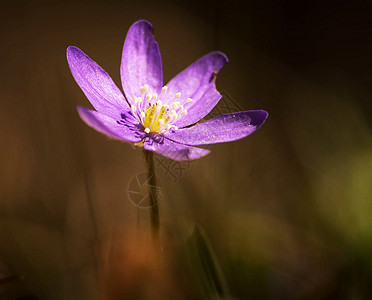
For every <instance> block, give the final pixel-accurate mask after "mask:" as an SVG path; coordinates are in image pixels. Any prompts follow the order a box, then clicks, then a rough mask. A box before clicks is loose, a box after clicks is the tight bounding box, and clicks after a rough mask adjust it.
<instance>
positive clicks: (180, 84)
mask: <svg viewBox="0 0 372 300" xmlns="http://www.w3.org/2000/svg"><path fill="white" fill-rule="evenodd" d="M227 62H228V59H227V57H226V55H225V54H223V53H221V52H212V53H209V54H207V55H205V56H203V57H202V58H200V59H199V60H197V61H196V62H194V63H193V64H192V65H190V66H189V67H188V68H186V69H185V70H184V71H182V72H181V73H179V74H178V75H177V76H176V77H174V78H173V79H172V80H171V81H170V82H169V83H168V84H167V86H168V91H167V92H166V93H165V94H164V95H163V96H162V98H161V99H162V101H163V103H166V104H170V102H171V101H172V99H173V98H174V95H175V94H176V93H177V92H181V97H180V98H179V99H178V101H180V103H181V104H182V103H183V102H184V101H186V99H187V98H191V99H192V100H193V101H192V102H191V103H187V104H185V109H186V110H187V115H186V116H183V117H182V118H181V119H180V120H179V121H178V122H177V126H178V127H184V126H187V125H190V124H194V123H196V122H197V121H199V120H200V119H202V118H203V117H205V116H206V115H207V114H208V113H209V112H210V111H211V110H212V109H213V107H215V106H216V104H217V103H218V101H219V100H220V99H221V95H220V93H219V92H218V91H217V90H216V85H215V79H216V75H217V73H218V72H219V71H220V70H221V68H222V67H223V66H224V65H225V64H226V63H227Z"/></svg>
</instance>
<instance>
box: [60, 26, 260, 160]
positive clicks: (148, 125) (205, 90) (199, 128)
mask: <svg viewBox="0 0 372 300" xmlns="http://www.w3.org/2000/svg"><path fill="white" fill-rule="evenodd" d="M67 60H68V64H69V66H70V69H71V72H72V75H73V76H74V78H75V80H76V82H77V84H78V85H79V86H80V88H81V89H82V90H83V92H84V94H85V95H86V96H87V98H88V99H89V101H90V103H91V104H92V105H93V106H94V108H95V109H96V110H90V109H87V108H85V107H78V112H79V115H80V117H81V118H82V119H83V120H84V121H85V122H86V123H87V124H88V125H89V126H90V127H92V128H94V129H95V130H97V131H99V132H101V133H103V134H105V135H107V136H109V137H112V138H115V139H119V140H122V141H125V142H129V143H137V144H139V145H142V146H143V147H144V149H146V150H149V151H153V152H157V153H159V154H161V155H163V156H166V157H168V158H171V159H174V160H180V161H182V160H191V159H197V158H200V157H203V156H205V155H207V154H208V153H209V152H210V150H208V149H203V148H197V147H193V146H199V145H207V144H215V143H223V142H231V141H235V140H238V139H241V138H244V137H246V136H248V135H250V134H251V133H253V132H254V131H256V130H257V129H258V128H259V127H260V126H261V125H262V124H263V122H264V121H265V120H266V118H267V112H265V111H263V110H254V111H241V112H237V113H229V114H223V115H220V116H217V117H215V118H212V119H210V120H208V121H205V122H203V123H198V124H196V125H193V124H195V123H197V122H198V121H200V120H201V119H202V118H203V117H205V116H206V115H207V114H208V113H209V112H210V111H211V110H212V109H213V107H214V106H215V105H216V104H217V103H218V101H219V100H220V99H221V94H220V93H219V92H218V91H217V90H216V86H215V78H216V75H217V73H218V72H219V71H220V70H221V68H222V67H223V65H224V64H225V63H227V61H228V60H227V57H226V56H225V55H224V54H223V53H221V52H211V53H209V54H207V55H205V56H203V57H202V58H200V59H199V60H198V61H196V62H195V63H193V64H192V65H190V66H189V67H188V68H186V69H185V70H184V71H182V72H181V73H179V74H178V75H177V76H176V77H174V78H173V79H172V80H171V81H169V83H168V84H167V85H166V86H163V70H162V60H161V56H160V50H159V45H158V43H157V42H156V40H155V38H154V35H153V26H152V25H151V24H150V23H149V22H147V21H145V20H140V21H137V22H136V23H134V24H133V25H132V27H131V28H130V29H129V31H128V34H127V37H126V39H125V42H124V48H123V54H122V61H121V67H120V75H121V82H122V85H123V90H124V94H125V96H124V95H123V93H122V92H121V91H120V90H119V88H118V87H117V86H116V85H115V83H114V82H113V80H112V79H111V77H110V76H109V75H108V74H107V73H106V72H105V71H104V70H103V69H102V68H101V67H100V66H99V65H98V64H97V63H95V62H94V61H93V60H91V59H90V58H89V57H88V56H87V55H86V54H85V53H84V52H83V51H81V50H80V49H79V48H77V47H74V46H70V47H68V49H67ZM191 125H192V126H191Z"/></svg>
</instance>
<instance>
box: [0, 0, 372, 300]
mask: <svg viewBox="0 0 372 300" xmlns="http://www.w3.org/2000/svg"><path fill="white" fill-rule="evenodd" d="M371 4H372V3H371V2H370V1H362V0H355V1H354V0H353V1H352V0H349V1H342V0H341V1H340V0H338V1H337V0H328V1H321V0H315V1H295V0H282V1H275V0H249V1H246V2H245V3H244V4H243V3H242V2H240V1H237V0H229V1H222V0H215V1H212V0H210V1H206V0H190V1H179V0H176V1H171V0H163V1H147V0H139V1H128V0H123V1H110V0H108V1H107V0H106V1H81V0H75V1H8V2H7V1H5V2H4V3H3V4H2V5H1V10H0V31H1V48H0V66H1V73H0V99H1V107H0V122H1V123H0V128H1V129H0V142H1V155H0V166H1V173H0V178H1V179H0V299H57V300H58V299H69V300H70V299H181V300H182V299H372V184H371V178H372V139H371V137H372V135H371V128H372V117H371V116H372V101H371V99H372V88H371V87H372V85H371V83H372V72H371V70H372V5H371ZM142 18H145V19H147V20H149V21H150V22H152V23H153V24H154V26H155V35H156V38H157V40H158V42H159V44H160V49H161V51H162V56H163V67H164V78H165V81H168V80H169V79H170V78H172V76H174V75H175V74H176V73H178V72H179V71H181V70H182V69H183V68H185V67H186V66H188V65H189V64H191V63H192V62H193V61H195V60H196V59H198V58H199V57H201V56H202V55H204V54H206V53H208V52H210V51H213V50H220V51H223V52H225V53H226V54H227V55H228V57H229V59H230V62H229V63H228V64H227V65H226V66H225V67H224V69H223V70H222V71H221V73H220V74H219V75H218V79H217V87H218V89H219V90H220V91H221V93H222V94H223V99H222V100H221V103H220V104H219V105H218V107H217V108H216V110H215V111H214V112H213V114H218V113H224V112H229V111H231V110H241V109H244V110H249V109H265V110H267V111H268V112H269V113H270V116H269V119H268V120H267V122H266V123H265V124H264V126H263V127H262V128H261V129H260V130H259V131H258V132H256V133H255V134H253V135H252V136H250V137H248V138H246V139H243V140H240V141H237V142H234V143H228V144H220V145H215V146H212V147H211V149H212V153H211V154H210V155H209V156H207V157H205V158H203V159H200V160H198V161H195V162H192V163H183V164H177V163H174V162H172V161H169V160H163V159H162V158H161V157H159V156H156V157H155V162H156V168H157V174H158V180H159V185H160V182H161V187H160V191H161V200H160V202H159V206H160V217H161V236H162V244H163V251H162V252H161V253H158V252H156V251H155V252H154V251H153V249H152V247H151V239H150V234H149V225H148V223H149V210H148V209H146V208H143V207H137V206H136V205H134V203H133V201H131V199H130V194H129V190H128V189H129V186H130V183H131V181H132V180H133V179H134V178H139V177H138V176H141V175H140V174H143V173H144V172H145V164H144V157H143V155H142V153H141V151H139V150H136V149H133V148H132V147H131V146H130V145H128V144H124V143H121V142H118V141H113V140H109V139H107V138H106V137H105V136H103V135H100V134H98V133H97V132H95V131H93V130H92V129H90V128H89V127H88V126H86V125H85V124H84V123H83V122H82V121H81V120H80V119H79V117H78V115H77V112H76V106H77V105H85V106H88V107H89V106H90V104H89V102H88V100H87V99H86V98H85V96H84V95H83V93H82V92H81V90H80V89H79V87H78V86H77V84H76V83H75V82H74V80H73V78H72V76H71V74H70V71H69V68H68V66H67V62H66V58H65V51H66V48H67V46H69V45H75V46H78V47H79V48H81V49H83V50H84V51H85V52H86V53H87V54H88V55H89V56H90V57H92V58H93V59H94V60H95V61H97V62H98V63H99V64H100V65H101V66H102V67H103V68H104V69H105V70H106V71H107V72H108V73H109V74H110V75H111V76H112V78H113V79H114V81H115V82H116V83H117V84H118V86H120V87H121V85H120V76H119V66H120V58H121V50H122V45H123V41H124V38H125V35H126V32H127V30H128V28H129V27H130V25H131V24H132V23H133V22H134V21H136V20H138V19H142ZM138 189H139V191H140V193H146V185H145V184H144V185H142V186H139V187H138Z"/></svg>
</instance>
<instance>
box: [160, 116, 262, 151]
mask: <svg viewBox="0 0 372 300" xmlns="http://www.w3.org/2000/svg"><path fill="white" fill-rule="evenodd" d="M267 115H268V114H267V112H266V111H264V110H250V111H241V112H237V113H230V114H224V115H220V116H217V117H215V118H213V119H210V120H208V121H205V122H203V123H200V124H197V125H195V126H192V127H190V128H183V129H179V130H177V131H175V132H168V133H166V134H165V136H166V137H167V138H169V139H170V140H172V141H175V142H177V143H183V144H187V145H194V146H198V145H207V144H216V143H225V142H231V141H235V140H239V139H242V138H244V137H246V136H248V135H250V134H252V133H253V132H255V131H256V130H257V129H258V128H259V127H260V126H261V125H262V124H263V123H264V122H265V120H266V118H267Z"/></svg>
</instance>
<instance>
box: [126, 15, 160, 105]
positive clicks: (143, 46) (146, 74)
mask: <svg viewBox="0 0 372 300" xmlns="http://www.w3.org/2000/svg"><path fill="white" fill-rule="evenodd" d="M120 74H121V82H122V85H123V90H124V93H125V95H126V97H127V99H128V101H129V102H131V103H132V102H133V101H132V100H133V98H134V96H137V97H138V96H141V92H140V88H141V87H142V86H144V85H145V84H148V85H149V90H148V92H149V93H159V92H160V90H161V88H162V85H163V67H162V61H161V55H160V50H159V44H158V43H157V42H156V40H155V37H154V34H153V26H152V25H151V23H149V22H147V21H145V20H140V21H137V22H136V23H134V24H133V25H132V26H131V28H130V29H129V31H128V34H127V37H126V38H125V42H124V47H123V55H122V59H121V66H120Z"/></svg>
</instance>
